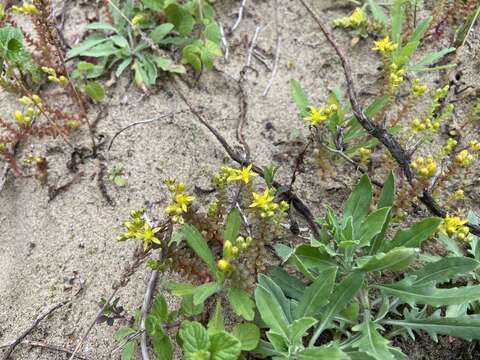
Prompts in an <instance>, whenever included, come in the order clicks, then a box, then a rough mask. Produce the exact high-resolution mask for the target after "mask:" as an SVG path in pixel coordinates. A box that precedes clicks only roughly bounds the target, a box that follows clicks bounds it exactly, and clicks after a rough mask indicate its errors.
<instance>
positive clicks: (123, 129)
mask: <svg viewBox="0 0 480 360" xmlns="http://www.w3.org/2000/svg"><path fill="white" fill-rule="evenodd" d="M183 112H184V111H177V112H172V113H169V114H164V115H161V116H159V117H156V118H153V119H148V120H142V121H136V122H134V123H131V124H129V125H127V126H125V127H124V128H122V129H120V130H119V131H117V132H116V133H115V135H113V137H112V140H110V143H109V144H108V148H107V150H110V149H111V148H112V146H113V142H114V141H115V139H116V138H117V136H118V135H120V134H121V133H122V132H124V131H125V130H127V129H130V128H131V127H134V126H137V125H142V124H149V123H152V122H156V121H160V120H162V119H165V118H166V117H169V116H174V115H176V114H181V113H183Z"/></svg>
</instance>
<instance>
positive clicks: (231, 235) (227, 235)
mask: <svg viewBox="0 0 480 360" xmlns="http://www.w3.org/2000/svg"><path fill="white" fill-rule="evenodd" d="M241 223H242V219H241V217H240V212H239V211H238V209H236V208H235V209H233V210H232V211H230V213H229V214H228V216H227V221H226V222H225V231H224V233H223V238H224V239H225V241H227V240H228V241H230V242H231V243H232V244H235V241H236V239H237V237H238V232H239V231H240V224H241Z"/></svg>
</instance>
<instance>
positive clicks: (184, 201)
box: [175, 194, 195, 212]
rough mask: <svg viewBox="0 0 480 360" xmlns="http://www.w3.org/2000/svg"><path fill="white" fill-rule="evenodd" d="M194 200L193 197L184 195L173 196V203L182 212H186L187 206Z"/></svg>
mask: <svg viewBox="0 0 480 360" xmlns="http://www.w3.org/2000/svg"><path fill="white" fill-rule="evenodd" d="M194 199H195V197H193V196H190V195H185V194H177V195H175V202H176V203H177V205H178V206H179V207H180V208H181V209H182V211H183V212H187V208H188V205H189V204H190V203H191V202H192V201H193V200H194Z"/></svg>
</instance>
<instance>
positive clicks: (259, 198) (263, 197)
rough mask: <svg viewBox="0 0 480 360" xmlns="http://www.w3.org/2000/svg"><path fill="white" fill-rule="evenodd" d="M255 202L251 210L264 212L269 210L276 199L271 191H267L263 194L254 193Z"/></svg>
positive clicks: (251, 205)
mask: <svg viewBox="0 0 480 360" xmlns="http://www.w3.org/2000/svg"><path fill="white" fill-rule="evenodd" d="M252 195H253V199H254V202H253V203H252V204H250V207H251V208H259V209H262V210H269V208H270V205H271V204H272V202H273V199H274V197H273V196H272V195H271V192H270V189H268V188H267V189H265V191H264V192H263V194H258V193H252Z"/></svg>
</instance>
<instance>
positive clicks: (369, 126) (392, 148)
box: [300, 0, 480, 235]
mask: <svg viewBox="0 0 480 360" xmlns="http://www.w3.org/2000/svg"><path fill="white" fill-rule="evenodd" d="M300 2H301V3H302V4H303V6H304V7H305V8H306V9H307V11H308V12H309V14H310V15H311V16H312V18H313V19H314V20H315V22H316V23H317V25H318V26H319V28H320V30H321V31H322V33H323V35H324V36H325V37H326V39H327V41H328V42H329V43H330V45H331V46H332V47H333V48H334V50H335V52H336V53H337V56H338V57H339V59H340V62H341V64H342V68H343V73H344V76H345V79H346V83H347V94H348V98H349V100H350V104H351V106H352V111H353V114H354V115H355V117H356V118H357V119H358V122H359V123H360V125H362V127H363V128H364V129H365V130H366V131H367V132H368V133H369V134H370V135H371V136H373V137H375V138H376V139H377V140H379V141H380V142H381V143H382V144H383V145H384V146H385V147H386V148H387V150H388V151H389V152H390V154H391V155H392V156H393V158H394V159H395V161H396V162H397V164H398V165H399V166H400V168H401V169H402V170H403V173H404V174H405V177H406V178H407V181H408V182H409V184H410V185H412V186H413V180H414V173H413V170H412V168H411V166H410V156H409V154H407V152H406V151H405V150H404V149H403V148H402V146H401V145H400V143H399V142H398V141H397V139H396V138H395V137H394V136H393V135H391V134H390V133H389V132H388V131H387V129H386V128H385V127H383V126H379V125H377V124H375V123H374V122H373V121H372V120H371V119H369V118H368V116H367V115H366V114H365V112H364V109H363V108H362V107H361V105H360V103H359V101H358V95H357V91H356V89H355V83H354V81H353V76H352V74H353V72H352V70H351V67H350V63H349V61H348V59H347V58H346V57H345V54H344V53H343V51H342V49H340V48H339V46H338V44H337V42H336V41H335V38H334V36H333V33H332V31H331V30H330V29H329V28H328V27H327V26H326V25H325V24H324V23H323V22H322V20H321V19H320V17H319V16H318V15H317V14H316V12H315V11H314V10H313V8H312V7H311V6H310V5H309V4H308V3H307V1H306V0H300ZM418 198H419V200H420V201H421V202H422V203H423V204H424V205H425V206H426V207H427V208H428V210H429V211H430V212H431V213H432V214H433V215H435V216H440V217H445V216H446V211H445V209H442V208H441V207H440V205H439V204H438V203H437V202H436V201H435V200H434V199H433V197H432V194H431V193H430V192H429V191H428V189H424V190H423V192H422V195H420V196H419V197H418ZM467 226H468V227H469V228H470V232H471V233H472V234H474V235H480V226H478V225H475V224H471V223H468V224H467Z"/></svg>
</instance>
